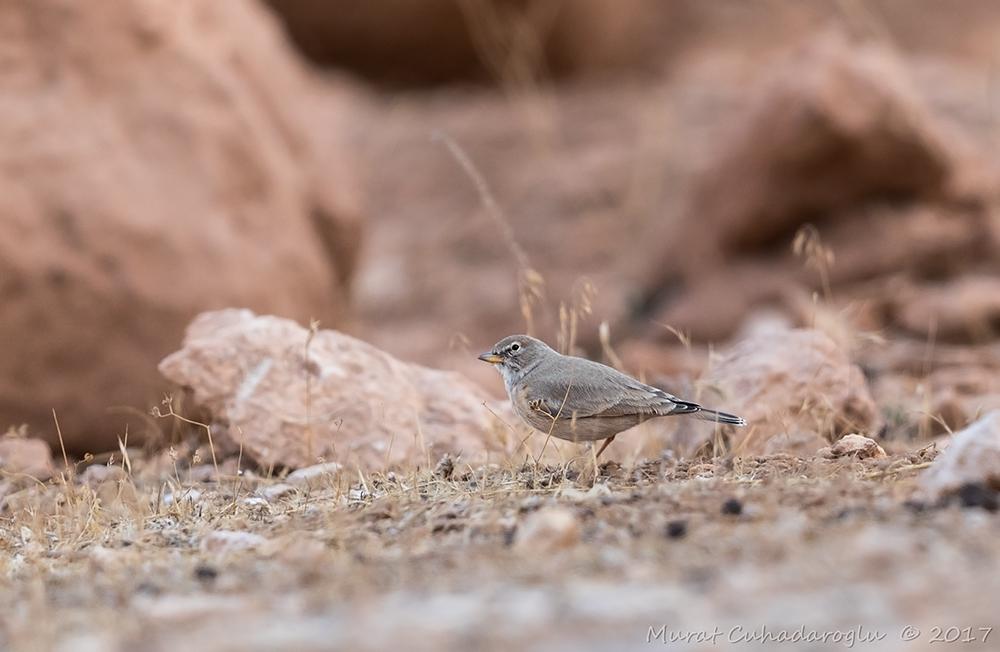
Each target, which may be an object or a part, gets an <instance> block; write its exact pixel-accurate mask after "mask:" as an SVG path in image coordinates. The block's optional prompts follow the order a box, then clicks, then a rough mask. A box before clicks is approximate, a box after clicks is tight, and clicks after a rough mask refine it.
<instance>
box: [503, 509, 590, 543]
mask: <svg viewBox="0 0 1000 652" xmlns="http://www.w3.org/2000/svg"><path fill="white" fill-rule="evenodd" d="M579 539H580V522H579V520H578V519H577V517H576V514H574V513H573V512H571V511H569V510H568V509H565V508H562V507H552V508H549V509H543V510H540V511H538V512H535V513H534V514H532V515H531V517H529V518H528V519H526V521H525V524H524V526H523V527H522V528H520V529H519V530H518V533H517V538H516V541H515V548H516V549H517V550H520V551H522V552H530V553H532V554H536V553H540V554H545V553H552V552H556V551H558V550H564V549H566V548H570V547H572V546H574V545H575V544H576V542H577V541H578V540H579Z"/></svg>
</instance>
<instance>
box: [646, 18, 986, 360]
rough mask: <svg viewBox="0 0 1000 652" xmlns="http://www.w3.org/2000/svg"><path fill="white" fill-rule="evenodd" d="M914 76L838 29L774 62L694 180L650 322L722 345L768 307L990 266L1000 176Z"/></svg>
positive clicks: (650, 301) (656, 280)
mask: <svg viewBox="0 0 1000 652" xmlns="http://www.w3.org/2000/svg"><path fill="white" fill-rule="evenodd" d="M909 72H910V71H909V69H908V68H907V67H906V66H905V65H904V64H903V62H902V60H901V59H900V57H899V55H898V53H895V52H893V51H892V50H890V49H888V48H886V47H884V46H880V45H875V44H870V43H855V42H853V41H851V40H850V39H849V38H848V37H846V36H845V35H843V34H842V33H841V32H839V31H836V30H834V31H830V32H827V33H824V34H822V35H821V36H818V37H816V38H814V39H813V40H812V41H810V42H809V43H808V45H807V46H806V47H805V48H803V49H800V50H796V51H794V53H793V54H792V55H791V56H789V57H788V58H787V60H786V61H785V62H784V63H783V64H782V65H779V66H778V68H777V69H776V71H775V73H774V75H773V79H772V80H770V81H769V82H768V83H764V84H762V88H761V90H760V91H759V94H758V96H757V97H756V98H754V99H753V100H752V101H751V102H749V104H748V107H747V109H746V110H745V111H744V112H743V114H742V115H741V116H739V117H738V118H736V119H735V120H734V121H733V124H732V125H731V127H730V132H729V134H728V135H727V136H726V137H725V138H722V139H720V141H719V143H720V144H719V148H718V151H717V152H716V154H715V156H714V159H713V160H711V161H710V162H709V163H707V164H706V165H705V166H704V168H703V169H702V170H700V171H699V172H698V173H697V174H696V175H695V177H694V180H693V182H692V188H691V191H690V196H689V199H688V206H687V208H686V210H685V213H684V214H683V215H682V217H681V219H680V220H679V221H678V223H677V225H676V227H675V230H674V233H673V235H672V237H670V238H668V239H667V242H666V244H665V246H664V249H663V252H662V254H661V255H660V257H659V258H660V260H661V261H662V263H661V264H660V266H659V268H657V269H656V270H654V271H652V272H651V276H650V280H649V282H648V285H647V291H646V297H645V300H644V305H647V306H652V307H653V310H652V313H653V315H654V317H655V320H654V321H657V322H662V323H667V324H670V325H671V326H673V327H675V328H677V329H679V330H682V331H685V332H688V333H689V334H690V336H691V337H692V338H693V339H694V340H696V341H710V340H718V339H724V338H726V337H728V336H731V335H732V334H733V333H734V332H735V331H736V329H737V328H738V326H739V324H740V323H741V321H742V320H743V318H744V317H745V316H746V315H747V314H748V313H749V312H751V311H752V310H753V309H754V308H756V307H759V306H761V305H772V306H773V305H778V306H781V307H782V308H783V309H784V310H785V312H786V313H787V314H790V315H792V314H794V313H795V312H796V310H795V304H796V302H798V299H797V294H800V293H802V292H806V293H809V292H811V291H813V290H821V291H824V292H825V293H827V296H829V290H830V289H831V287H832V288H834V289H837V288H842V287H845V286H848V285H850V284H852V283H854V284H856V283H858V282H859V281H865V280H868V279H871V278H874V277H879V276H884V275H887V274H912V275H915V276H916V277H918V278H927V277H941V276H948V275H952V274H956V273H960V272H962V271H965V270H968V269H971V268H974V267H975V266H977V265H982V264H984V263H986V264H989V261H990V260H991V259H995V254H994V253H993V252H994V251H995V250H996V247H997V244H996V243H997V237H996V236H995V232H996V229H995V227H994V226H993V224H994V223H995V222H996V217H995V216H994V215H992V214H991V211H990V209H989V208H988V206H989V205H990V203H991V201H992V200H991V199H990V198H991V197H993V196H996V194H997V188H996V185H997V184H996V182H995V180H991V175H992V176H993V177H995V176H996V175H995V174H994V173H993V172H990V171H991V170H995V164H994V163H990V162H989V161H988V160H987V157H986V155H985V154H984V153H983V152H982V151H980V150H978V149H977V147H976V146H975V145H974V144H973V141H972V139H971V138H968V137H967V136H966V135H965V134H964V133H962V132H960V131H959V130H958V129H957V128H956V127H955V126H954V125H953V124H952V123H950V122H947V121H946V120H944V119H942V118H941V117H940V116H938V115H936V114H934V113H933V112H932V111H931V110H930V108H929V107H928V106H927V104H926V103H925V101H924V99H923V98H922V97H921V96H920V95H919V94H918V93H917V92H916V90H915V89H914V87H913V85H912V84H911V82H910V79H909ZM873 298H875V299H878V298H879V297H873ZM734 299H735V300H734ZM802 325H805V324H804V323H803V324H802ZM878 326H879V327H881V326H885V324H879V325H878Z"/></svg>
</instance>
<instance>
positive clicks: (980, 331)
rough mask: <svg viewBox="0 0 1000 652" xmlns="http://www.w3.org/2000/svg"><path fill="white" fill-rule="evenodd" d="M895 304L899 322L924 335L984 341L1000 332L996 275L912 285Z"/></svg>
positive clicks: (998, 290)
mask: <svg viewBox="0 0 1000 652" xmlns="http://www.w3.org/2000/svg"><path fill="white" fill-rule="evenodd" d="M894 303H895V314H896V319H897V321H898V324H899V325H901V326H903V327H904V328H905V329H907V330H908V331H910V332H911V333H914V334H916V335H918V336H920V337H921V338H932V339H940V340H943V341H952V342H956V341H957V342H966V343H967V342H972V343H983V342H987V341H990V340H993V339H995V338H996V336H997V335H1000V278H997V277H994V276H963V277H960V278H956V279H954V280H951V281H946V282H944V283H939V284H937V285H933V286H911V287H908V288H906V291H904V292H901V293H899V294H898V295H897V296H896V299H895V301H894Z"/></svg>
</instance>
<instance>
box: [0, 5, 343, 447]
mask: <svg viewBox="0 0 1000 652" xmlns="http://www.w3.org/2000/svg"><path fill="white" fill-rule="evenodd" d="M0 61H2V62H3V65H0V89H2V100H0V151H2V155H0V216H2V219H0V297H2V300H3V310H2V311H0V418H2V420H3V422H4V423H13V424H19V423H22V422H23V423H27V424H28V425H29V426H30V431H31V432H32V434H39V435H41V436H43V437H44V438H45V439H47V440H48V441H49V442H55V441H56V429H55V427H54V424H53V417H52V410H53V409H54V410H55V412H56V414H57V416H58V420H59V423H60V425H61V428H62V435H63V439H64V441H65V444H66V448H67V449H68V450H69V451H70V452H77V453H82V452H86V451H98V450H102V449H108V448H112V447H117V439H118V437H119V436H123V435H124V433H125V428H126V424H127V426H128V429H129V435H128V439H129V442H130V443H139V442H141V441H142V440H143V439H145V438H146V437H147V435H148V432H147V431H146V427H145V425H144V419H146V420H148V416H146V417H144V416H143V415H142V412H144V411H146V410H147V409H148V407H149V406H150V405H152V404H155V403H156V402H158V400H159V399H160V398H162V391H163V390H164V389H165V388H166V384H165V383H164V382H163V379H162V378H161V377H160V376H159V375H158V374H157V371H156V364H157V362H158V361H159V360H160V359H161V358H162V357H163V356H164V355H166V354H167V353H169V352H170V351H172V350H174V349H175V348H176V346H177V344H178V342H179V341H180V339H181V336H182V334H183V331H184V326H185V325H186V324H187V323H188V321H190V319H191V318H192V317H193V316H194V315H196V314H198V313H199V312H201V311H203V310H205V309H209V308H219V307H224V306H232V305H236V306H247V307H251V308H254V309H256V310H261V311H267V312H271V313H275V314H279V315H285V316H288V317H293V318H297V319H304V320H305V319H309V318H310V317H316V318H319V319H321V320H322V321H323V322H324V323H325V324H331V325H335V324H340V323H343V320H344V316H345V311H346V308H347V296H346V283H347V281H348V280H349V278H350V275H351V273H352V270H353V266H354V257H355V255H356V251H357V248H358V239H359V236H360V228H361V225H360V221H359V216H360V201H359V197H360V190H359V188H358V187H357V185H356V183H355V181H354V179H353V173H354V168H353V164H352V162H351V157H350V154H349V148H348V147H347V144H346V142H345V135H346V132H347V121H348V120H349V118H350V116H351V114H352V111H353V108H352V107H354V106H355V105H356V103H357V100H356V99H355V98H356V93H354V92H352V91H350V90H349V89H347V88H346V87H338V85H337V84H336V83H335V82H333V81H329V82H320V81H319V80H318V79H317V78H314V77H313V75H311V74H310V72H309V71H308V70H307V69H306V67H305V66H304V65H303V64H302V62H301V61H299V60H298V59H297V58H296V57H295V55H294V54H293V52H292V50H291V49H290V48H289V46H288V45H287V43H286V42H285V40H284V38H283V37H282V35H281V32H280V30H279V29H278V28H277V26H276V24H275V21H274V19H272V18H271V17H270V16H269V15H268V14H267V12H266V11H264V10H262V9H261V8H260V7H259V6H258V5H257V4H255V3H254V2H251V1H249V0H231V1H227V2H209V1H202V0H191V1H187V2H156V3H150V2H130V1H126V0H110V1H109V2H100V3H85V4H73V5H67V4H66V3H63V2H60V1H57V0H13V1H11V2H5V3H3V4H2V5H0ZM136 408H138V414H136ZM130 411H131V412H132V414H131V416H129V414H127V413H128V412H130Z"/></svg>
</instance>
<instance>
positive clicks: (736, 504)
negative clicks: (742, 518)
mask: <svg viewBox="0 0 1000 652" xmlns="http://www.w3.org/2000/svg"><path fill="white" fill-rule="evenodd" d="M722 513H723V514H726V515H727V516H739V515H740V514H742V513H743V503H741V502H740V501H739V500H738V499H736V498H727V499H726V501H725V502H724V503H722Z"/></svg>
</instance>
